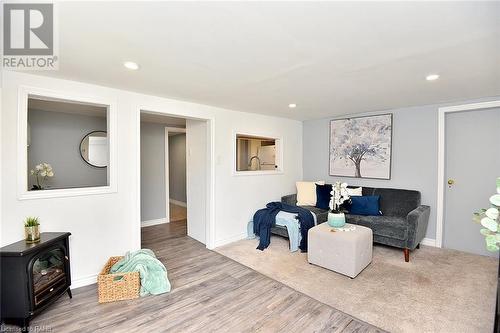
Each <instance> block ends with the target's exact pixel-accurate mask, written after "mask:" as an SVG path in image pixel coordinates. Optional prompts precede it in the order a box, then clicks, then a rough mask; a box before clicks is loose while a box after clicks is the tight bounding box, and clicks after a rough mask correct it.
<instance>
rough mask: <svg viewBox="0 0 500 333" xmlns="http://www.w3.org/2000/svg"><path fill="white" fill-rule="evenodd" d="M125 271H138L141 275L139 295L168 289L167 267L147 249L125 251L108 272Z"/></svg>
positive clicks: (155, 293) (163, 291)
mask: <svg viewBox="0 0 500 333" xmlns="http://www.w3.org/2000/svg"><path fill="white" fill-rule="evenodd" d="M126 272H139V274H140V275H141V296H146V295H149V294H152V295H158V294H162V293H166V292H169V291H170V281H168V277H167V269H166V268H165V266H164V265H163V264H162V263H161V261H159V260H158V259H156V256H155V254H154V253H153V251H151V250H149V249H142V250H137V251H133V252H130V251H129V252H127V253H126V254H125V256H124V257H123V259H121V260H120V261H118V262H117V263H116V264H114V265H113V267H111V270H110V273H126Z"/></svg>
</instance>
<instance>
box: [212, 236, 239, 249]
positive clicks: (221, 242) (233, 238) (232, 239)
mask: <svg viewBox="0 0 500 333" xmlns="http://www.w3.org/2000/svg"><path fill="white" fill-rule="evenodd" d="M245 238H247V233H246V232H243V233H241V234H238V235H234V236H231V237H227V238H224V239H216V240H215V244H214V248H216V247H219V246H223V245H226V244H229V243H233V242H237V241H239V240H242V239H245Z"/></svg>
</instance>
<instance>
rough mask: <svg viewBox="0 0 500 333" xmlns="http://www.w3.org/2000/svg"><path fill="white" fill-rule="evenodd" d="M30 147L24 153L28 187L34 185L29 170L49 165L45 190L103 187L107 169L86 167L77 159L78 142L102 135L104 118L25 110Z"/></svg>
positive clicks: (84, 163)
mask: <svg viewBox="0 0 500 333" xmlns="http://www.w3.org/2000/svg"><path fill="white" fill-rule="evenodd" d="M28 122H29V124H30V127H31V145H30V147H29V149H28V186H29V187H30V188H31V186H32V185H33V183H34V179H33V177H32V176H31V175H29V170H31V169H33V168H34V167H35V165H36V164H39V163H41V162H46V163H49V164H50V165H52V168H53V169H54V177H52V178H49V180H48V181H47V182H46V185H47V186H46V187H47V188H71V187H88V186H106V185H107V168H96V167H93V166H91V165H89V164H87V163H86V162H85V161H84V160H83V159H82V157H81V156H80V141H81V140H82V138H83V137H84V136H85V135H86V134H88V133H89V132H92V131H106V118H103V117H94V116H85V115H79V114H69V113H61V112H50V111H40V110H32V109H30V110H28Z"/></svg>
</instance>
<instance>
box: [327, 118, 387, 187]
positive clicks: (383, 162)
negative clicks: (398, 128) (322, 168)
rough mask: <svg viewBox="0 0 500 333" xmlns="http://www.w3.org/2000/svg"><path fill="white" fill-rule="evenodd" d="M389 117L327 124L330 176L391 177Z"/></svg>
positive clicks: (342, 120) (336, 121)
mask: <svg viewBox="0 0 500 333" xmlns="http://www.w3.org/2000/svg"><path fill="white" fill-rule="evenodd" d="M391 146H392V114H382V115H376V116H366V117H355V118H345V119H334V120H332V121H330V176H343V177H355V178H378V179H390V178H391Z"/></svg>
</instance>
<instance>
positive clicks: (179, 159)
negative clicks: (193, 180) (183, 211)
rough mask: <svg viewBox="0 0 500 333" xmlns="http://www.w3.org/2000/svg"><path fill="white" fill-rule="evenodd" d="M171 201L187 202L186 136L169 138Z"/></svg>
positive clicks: (179, 135)
mask: <svg viewBox="0 0 500 333" xmlns="http://www.w3.org/2000/svg"><path fill="white" fill-rule="evenodd" d="M168 155H169V156H168V157H169V159H168V167H169V190H170V199H173V200H177V201H181V202H186V134H177V135H172V136H170V137H169V138H168Z"/></svg>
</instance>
